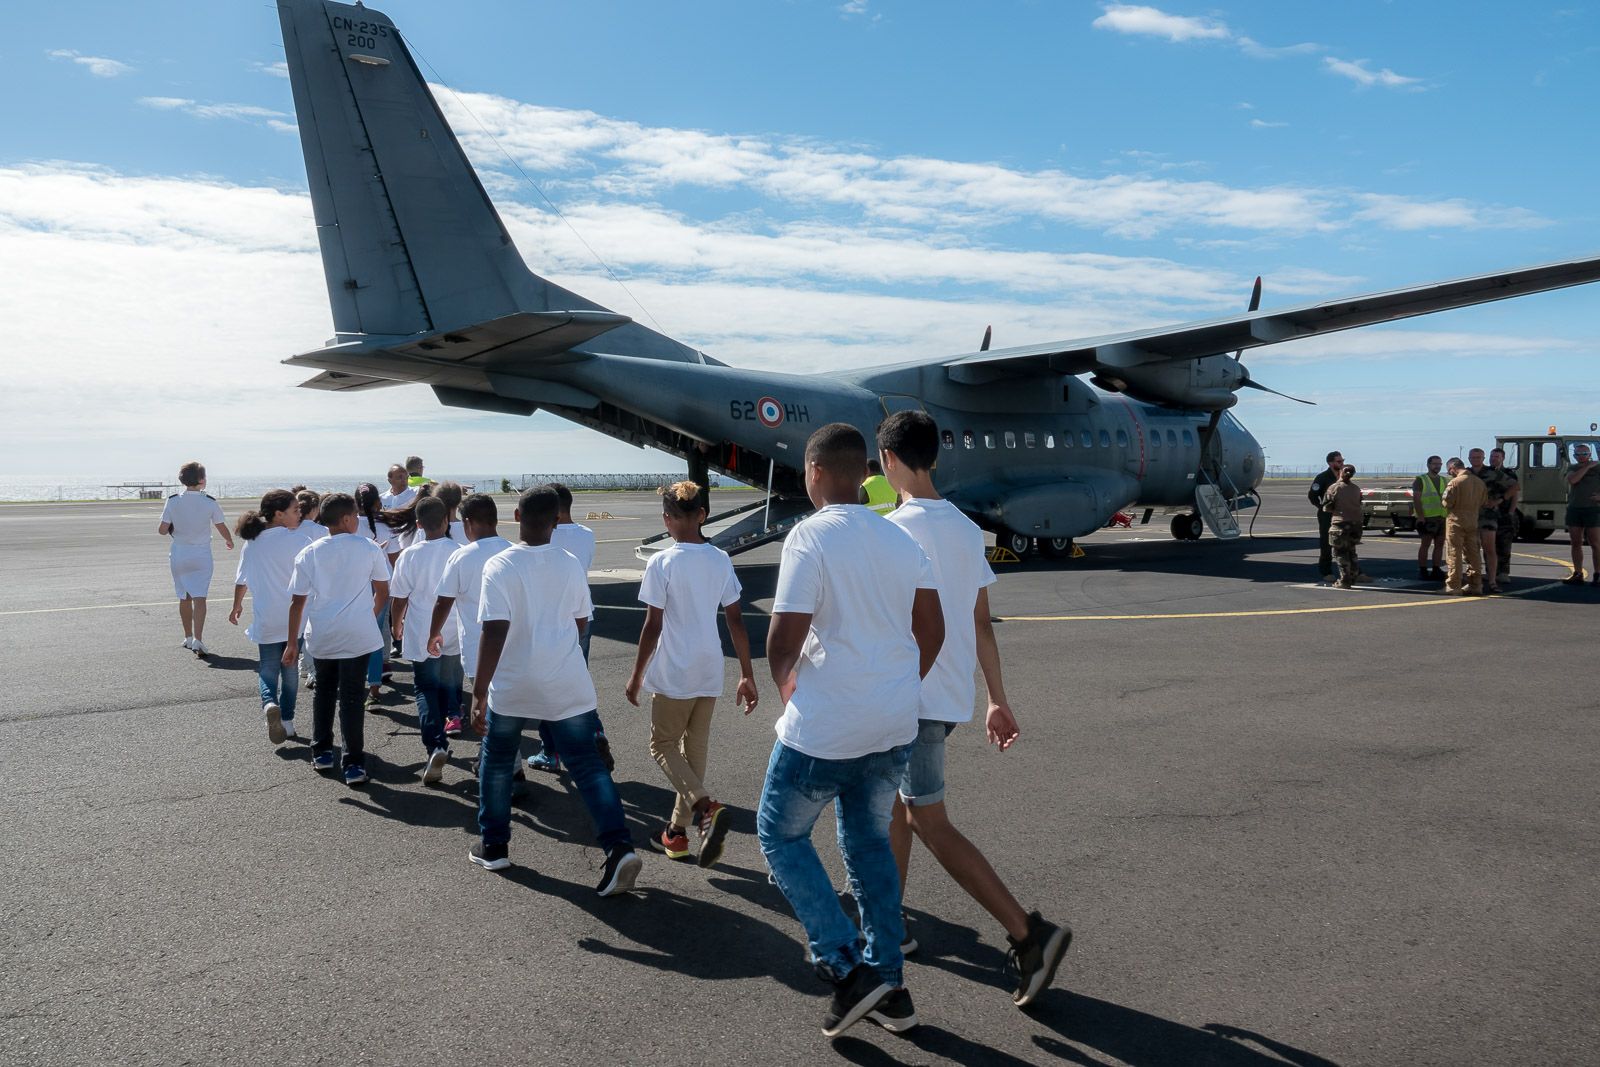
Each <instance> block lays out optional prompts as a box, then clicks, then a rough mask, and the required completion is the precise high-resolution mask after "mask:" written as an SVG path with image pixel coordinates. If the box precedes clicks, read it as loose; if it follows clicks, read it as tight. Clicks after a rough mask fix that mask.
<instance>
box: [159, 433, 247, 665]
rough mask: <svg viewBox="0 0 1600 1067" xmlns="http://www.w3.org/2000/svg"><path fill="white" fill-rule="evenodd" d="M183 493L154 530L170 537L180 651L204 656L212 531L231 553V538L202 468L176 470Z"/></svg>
mask: <svg viewBox="0 0 1600 1067" xmlns="http://www.w3.org/2000/svg"><path fill="white" fill-rule="evenodd" d="M178 481H180V482H182V483H183V487H184V488H183V492H181V493H174V494H172V495H171V496H169V497H167V503H166V506H165V507H163V508H162V509H161V524H160V525H159V526H157V527H156V532H157V533H158V534H160V535H161V536H162V537H171V538H172V548H171V549H170V550H169V551H168V553H167V562H168V564H169V565H170V566H171V568H172V591H173V593H174V594H176V596H177V598H178V621H179V622H181V623H183V647H184V648H187V649H188V650H189V651H191V652H193V653H194V654H195V655H197V656H208V655H210V652H209V651H208V650H207V649H206V646H205V642H204V641H203V640H201V637H202V635H203V634H204V633H205V628H206V593H207V591H208V590H210V588H211V569H212V563H211V531H212V530H213V529H214V530H216V531H217V532H218V533H220V534H221V535H222V543H223V544H225V545H227V546H228V551H230V552H231V551H233V535H232V534H230V533H229V532H228V524H227V520H226V519H224V518H223V515H222V508H221V506H220V505H218V504H217V501H216V498H215V497H212V496H211V495H209V494H208V493H207V492H206V491H205V490H206V469H205V467H204V466H202V465H201V464H199V463H197V462H195V461H193V460H191V461H190V462H188V463H185V464H184V465H183V466H181V467H179V468H178Z"/></svg>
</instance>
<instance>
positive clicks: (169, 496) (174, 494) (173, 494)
mask: <svg viewBox="0 0 1600 1067" xmlns="http://www.w3.org/2000/svg"><path fill="white" fill-rule="evenodd" d="M177 495H178V494H177V493H168V494H167V499H168V500H171V499H172V498H173V497H175V496H177Z"/></svg>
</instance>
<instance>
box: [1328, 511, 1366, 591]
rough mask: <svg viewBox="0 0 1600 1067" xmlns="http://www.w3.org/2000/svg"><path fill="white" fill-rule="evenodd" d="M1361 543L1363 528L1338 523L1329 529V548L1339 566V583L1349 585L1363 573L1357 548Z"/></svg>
mask: <svg viewBox="0 0 1600 1067" xmlns="http://www.w3.org/2000/svg"><path fill="white" fill-rule="evenodd" d="M1360 543H1361V527H1359V526H1346V525H1345V524H1344V523H1339V522H1336V523H1334V524H1333V525H1332V526H1330V527H1329V528H1328V548H1329V549H1330V550H1331V551H1332V553H1333V559H1334V562H1335V563H1337V564H1339V581H1340V582H1341V583H1342V584H1344V585H1349V584H1351V583H1352V582H1354V581H1355V578H1356V575H1358V574H1360V573H1361V563H1360V561H1358V560H1357V559H1356V546H1357V545H1359V544H1360Z"/></svg>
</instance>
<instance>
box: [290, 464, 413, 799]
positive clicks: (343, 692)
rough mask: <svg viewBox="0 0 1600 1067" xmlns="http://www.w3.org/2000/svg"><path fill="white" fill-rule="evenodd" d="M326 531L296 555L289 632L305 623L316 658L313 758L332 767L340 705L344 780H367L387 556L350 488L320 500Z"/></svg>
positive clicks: (293, 654) (293, 657) (321, 767)
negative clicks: (370, 671)
mask: <svg viewBox="0 0 1600 1067" xmlns="http://www.w3.org/2000/svg"><path fill="white" fill-rule="evenodd" d="M322 518H323V520H324V521H325V522H326V524H327V527H328V536H327V537H324V538H321V539H319V540H316V541H313V542H311V543H310V544H309V545H307V546H306V547H305V548H304V549H302V550H301V552H300V554H299V555H298V556H296V557H295V561H294V573H293V575H292V576H291V577H290V579H289V593H290V595H291V597H292V599H291V600H290V603H289V632H290V633H299V632H300V630H301V628H302V623H304V624H305V626H306V627H307V633H306V652H307V653H308V654H309V655H311V656H314V657H315V658H316V662H317V687H316V696H315V698H314V699H313V700H312V703H311V716H312V718H311V723H312V733H311V766H312V767H313V768H314V769H316V770H318V771H331V770H333V767H334V758H333V713H334V706H335V703H337V705H338V711H339V732H340V734H341V736H343V738H344V781H345V784H346V785H360V784H361V783H363V782H365V781H366V780H367V770H366V748H365V744H364V732H365V715H366V711H365V707H364V702H363V701H362V699H361V698H362V696H363V695H364V690H365V689H366V681H367V657H368V656H370V655H372V653H373V651H374V650H375V649H379V648H382V647H383V641H384V638H383V635H382V634H381V633H379V632H378V616H379V615H380V614H382V613H383V607H384V605H385V604H387V603H388V602H389V561H388V560H387V559H385V558H384V555H383V549H381V548H379V547H378V546H377V545H376V544H375V543H374V542H372V541H370V540H368V539H367V538H365V537H362V536H361V534H360V533H358V532H357V526H356V521H357V515H356V501H355V498H354V497H352V496H351V495H350V494H349V493H330V494H329V495H328V496H327V497H326V498H325V499H324V500H323V501H322ZM298 659H299V650H298V649H297V648H296V647H295V645H294V644H293V643H290V644H289V645H288V646H287V647H286V648H285V649H284V652H283V665H284V666H285V667H291V668H292V667H293V666H294V665H295V662H296V661H297V660H298Z"/></svg>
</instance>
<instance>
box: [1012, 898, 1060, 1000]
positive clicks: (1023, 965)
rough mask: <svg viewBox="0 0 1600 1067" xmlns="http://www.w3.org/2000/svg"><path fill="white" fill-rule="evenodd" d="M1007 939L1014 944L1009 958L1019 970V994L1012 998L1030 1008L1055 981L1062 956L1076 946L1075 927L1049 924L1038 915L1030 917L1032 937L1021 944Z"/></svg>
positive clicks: (1035, 913) (1017, 992)
mask: <svg viewBox="0 0 1600 1067" xmlns="http://www.w3.org/2000/svg"><path fill="white" fill-rule="evenodd" d="M1006 940H1007V941H1010V942H1011V949H1010V950H1009V951H1008V952H1007V953H1006V958H1007V959H1009V960H1010V961H1011V965H1012V966H1014V967H1015V968H1016V969H1017V991H1016V992H1015V993H1013V994H1011V999H1012V1000H1013V1001H1015V1002H1016V1005H1017V1007H1019V1008H1026V1007H1027V1006H1028V1005H1029V1004H1032V1003H1033V1002H1034V1000H1035V999H1036V998H1037V997H1038V996H1039V994H1040V993H1042V992H1044V990H1045V987H1046V986H1048V985H1049V984H1050V983H1051V982H1052V981H1054V980H1055V976H1056V968H1057V967H1059V966H1061V957H1062V956H1064V955H1066V953H1067V946H1068V945H1070V944H1072V928H1071V927H1070V926H1056V925H1054V924H1053V923H1047V922H1045V921H1044V916H1042V915H1040V914H1039V913H1038V912H1034V913H1033V914H1031V915H1029V916H1028V936H1027V937H1025V938H1023V939H1022V940H1021V941H1013V940H1012V939H1011V938H1009V937H1008V938H1006Z"/></svg>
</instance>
